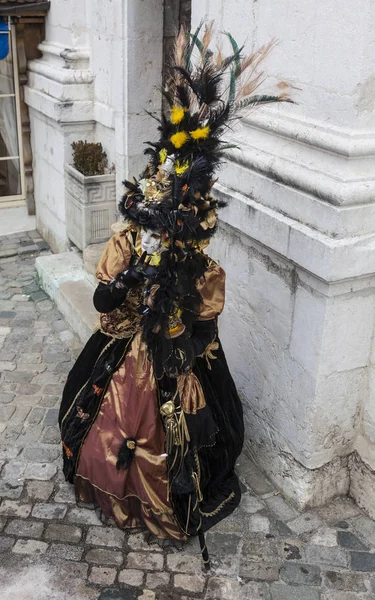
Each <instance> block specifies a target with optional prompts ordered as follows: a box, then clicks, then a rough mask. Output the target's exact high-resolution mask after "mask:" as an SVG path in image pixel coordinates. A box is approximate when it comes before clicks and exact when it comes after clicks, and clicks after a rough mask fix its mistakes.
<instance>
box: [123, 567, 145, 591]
mask: <svg viewBox="0 0 375 600" xmlns="http://www.w3.org/2000/svg"><path fill="white" fill-rule="evenodd" d="M143 577H144V573H143V571H138V570H137V569H123V570H122V571H120V573H119V576H118V580H119V582H120V583H126V585H131V586H134V587H139V586H141V585H142V583H143Z"/></svg>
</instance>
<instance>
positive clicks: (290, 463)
mask: <svg viewBox="0 0 375 600" xmlns="http://www.w3.org/2000/svg"><path fill="white" fill-rule="evenodd" d="M362 4H363V6H362V9H361V11H360V12H359V11H358V10H357V9H356V6H355V3H354V2H353V1H349V2H347V3H346V4H345V6H343V4H342V2H339V0H332V2H330V3H309V2H302V3H301V2H300V1H297V0H285V2H283V3H279V4H275V3H270V2H263V3H262V2H258V1H257V0H250V2H248V1H246V2H245V1H244V0H229V1H228V2H226V3H223V2H221V1H219V0H203V1H202V0H199V1H198V0H192V2H191V5H190V3H185V2H182V1H181V2H165V3H163V2H162V1H161V0H148V1H147V2H146V0H122V1H121V0H106V1H105V2H103V1H101V2H99V0H85V1H82V2H79V3H77V2H73V0H53V1H52V3H51V7H50V11H49V13H48V16H47V19H46V30H45V40H44V41H43V42H42V43H41V44H40V45H39V51H40V53H41V55H40V57H39V58H36V59H34V60H31V61H30V62H29V63H28V82H27V86H26V88H25V101H26V103H27V106H28V109H29V116H30V124H31V142H32V153H33V178H34V196H35V201H36V218H37V226H38V229H39V231H40V232H41V234H42V235H43V237H44V238H45V239H46V240H47V241H48V242H49V243H50V245H51V247H52V248H53V250H54V251H55V252H62V251H65V250H67V249H68V247H69V245H70V242H69V240H68V237H67V233H66V232H67V227H66V204H65V202H66V194H65V182H66V176H65V164H66V163H69V161H70V158H71V143H72V142H73V141H75V140H78V139H87V140H89V141H100V142H102V144H103V146H104V148H105V150H106V152H107V154H108V158H109V161H110V163H113V164H114V166H115V170H116V189H117V196H118V197H120V195H121V187H122V186H121V182H122V180H123V179H124V177H125V176H128V175H129V174H135V175H137V174H138V173H139V172H140V170H141V168H142V166H143V164H144V158H143V156H142V151H143V146H142V143H143V141H144V140H148V139H152V137H153V136H154V135H155V123H154V120H153V119H152V118H151V117H150V116H148V115H147V114H146V113H145V109H146V110H148V111H150V112H153V113H156V114H158V113H159V112H160V108H161V98H160V95H159V93H158V92H157V90H156V88H155V86H157V85H158V84H160V82H161V80H162V76H163V62H165V56H166V48H167V47H168V44H170V39H171V37H172V34H173V31H174V30H176V29H177V28H178V24H179V23H181V22H185V23H186V22H187V20H189V19H190V18H191V23H192V27H193V28H194V27H195V26H196V25H197V23H198V22H199V21H200V19H201V18H204V17H206V18H208V19H215V21H216V24H217V28H218V29H219V30H221V31H227V30H228V31H230V32H231V33H233V35H234V36H235V37H236V39H238V40H239V41H242V40H243V41H245V42H246V47H247V48H250V49H251V48H254V49H256V48H257V47H259V46H261V45H262V44H264V43H266V42H268V41H269V40H270V39H272V38H276V39H277V40H278V43H277V44H276V46H275V48H274V50H273V52H272V54H271V55H270V56H269V58H268V60H267V62H266V64H265V68H266V70H267V74H269V76H270V78H269V80H268V81H269V83H267V82H266V83H265V87H264V89H265V90H267V89H268V88H267V86H268V85H270V86H272V85H274V84H275V82H276V81H280V80H281V81H286V82H288V84H290V85H291V86H292V87H293V94H294V99H295V101H296V104H294V105H283V106H277V107H265V108H263V109H261V110H259V111H256V112H254V113H251V114H249V116H248V117H247V118H246V119H245V121H244V122H243V124H242V125H241V126H240V127H238V128H236V130H235V131H234V133H233V138H234V140H235V141H237V142H238V146H239V147H240V149H238V150H232V151H230V153H229V154H228V162H227V165H226V167H225V168H223V170H222V171H221V173H220V183H219V184H217V186H216V193H217V194H220V195H222V196H223V197H224V198H225V199H226V200H227V201H228V206H227V208H226V209H224V210H223V211H222V221H221V228H220V231H219V234H218V236H217V238H216V240H215V241H214V242H213V243H212V246H211V254H212V256H213V257H214V258H215V259H219V260H220V262H221V264H222V265H223V267H224V268H225V269H226V272H227V304H226V306H227V308H226V312H224V314H223V316H222V318H221V337H222V340H223V344H224V348H225V350H226V353H227V356H228V360H229V363H230V367H231V370H232V372H233V374H234V377H235V380H236V384H237V386H238V389H239V391H240V393H241V396H242V399H243V403H244V409H245V417H246V426H247V437H246V439H247V441H246V452H247V453H248V454H249V455H251V456H253V457H254V458H255V460H256V462H257V463H258V464H259V465H260V466H261V468H262V469H263V470H264V471H265V472H266V473H268V474H269V475H270V476H271V478H272V479H273V481H274V482H275V484H276V485H277V486H279V487H280V488H281V489H282V490H283V491H284V492H285V493H286V494H287V495H288V496H289V497H290V498H291V499H293V500H294V502H295V503H296V504H298V505H299V506H301V507H306V506H314V505H317V504H321V503H324V502H325V501H327V500H328V499H330V498H332V497H333V496H335V495H338V494H348V493H349V494H351V495H352V496H353V497H354V498H355V499H356V500H357V501H358V502H359V504H361V505H362V506H364V507H365V508H366V509H367V510H368V512H369V513H370V514H371V516H373V517H374V516H375V509H374V506H375V503H374V500H375V337H374V326H375V266H374V265H375V260H374V259H375V255H374V247H375V204H374V198H375V194H374V186H375V179H374V176H373V155H374V153H375V147H374V140H375V135H374V133H375V132H374V129H375V80H374V76H373V73H374V66H375V65H374V61H375V58H374V55H373V52H372V48H373V44H374V34H373V31H374V25H375V23H374V20H375V14H374V11H373V10H372V9H371V5H372V2H371V0H364V2H363V3H362ZM163 6H164V9H163ZM190 12H191V14H190ZM354 17H355V18H354ZM350 39H355V40H356V43H355V45H352V44H349V43H348V40H350ZM163 57H164V59H163ZM113 217H114V218H115V215H113ZM229 315H231V317H230V319H229ZM234 316H235V317H236V318H234Z"/></svg>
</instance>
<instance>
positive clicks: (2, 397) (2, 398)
mask: <svg viewBox="0 0 375 600" xmlns="http://www.w3.org/2000/svg"><path fill="white" fill-rule="evenodd" d="M14 397H15V394H3V393H2V394H0V402H1V404H9V403H10V402H12V401H13V398H14Z"/></svg>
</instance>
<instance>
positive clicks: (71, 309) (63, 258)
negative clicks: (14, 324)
mask: <svg viewBox="0 0 375 600" xmlns="http://www.w3.org/2000/svg"><path fill="white" fill-rule="evenodd" d="M36 270H37V274H38V278H39V284H40V286H41V287H42V289H43V290H44V291H45V292H46V293H47V294H48V295H49V296H50V298H51V299H52V300H53V301H54V302H55V303H56V306H57V308H58V309H59V311H60V312H61V313H62V315H63V316H64V318H65V319H66V321H67V322H68V323H69V325H70V326H71V327H72V328H73V329H74V331H75V332H76V333H77V335H78V336H79V338H80V339H81V341H82V342H83V343H85V342H86V341H87V339H88V338H89V337H90V335H91V334H92V331H93V328H94V326H95V324H96V322H97V320H98V313H97V312H96V310H95V308H94V306H93V303H92V296H93V293H94V289H95V279H94V277H93V276H92V275H90V274H88V273H87V272H86V271H85V269H84V266H83V262H82V259H81V257H80V256H79V255H78V254H75V253H74V252H63V253H61V254H53V255H51V256H41V257H38V258H37V260H36Z"/></svg>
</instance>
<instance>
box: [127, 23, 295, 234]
mask: <svg viewBox="0 0 375 600" xmlns="http://www.w3.org/2000/svg"><path fill="white" fill-rule="evenodd" d="M202 28H203V23H201V24H200V25H199V26H198V28H197V30H196V31H195V33H194V34H186V33H185V32H184V31H181V32H180V34H179V35H178V37H177V38H176V42H175V52H174V56H173V64H172V75H171V76H170V78H169V80H168V81H167V82H166V84H165V86H164V87H163V88H162V89H161V92H162V94H163V96H164V98H165V99H166V101H167V103H168V105H169V114H162V115H161V117H160V119H158V122H159V126H158V130H159V133H160V137H159V140H158V141H157V142H147V149H146V150H145V154H146V155H147V156H148V157H149V163H148V165H147V168H146V170H145V172H144V173H143V175H142V177H141V179H140V180H139V181H133V182H130V181H125V182H124V185H125V187H126V193H125V195H124V197H123V199H122V201H121V203H120V207H119V209H120V212H121V214H122V215H123V216H124V217H125V219H127V220H129V221H131V222H132V223H134V224H135V225H137V226H140V227H145V228H148V229H158V230H163V231H165V232H166V233H167V234H168V236H169V238H170V239H171V242H172V243H173V242H175V241H179V242H183V243H184V242H186V241H189V242H193V243H194V242H198V243H199V241H200V240H202V239H205V240H206V239H209V238H210V237H211V236H212V234H213V233H214V232H215V230H216V225H217V209H218V203H217V201H216V200H215V198H213V197H212V195H211V188H212V186H213V183H214V174H215V171H216V170H217V169H218V167H219V165H220V163H221V161H222V159H223V151H224V150H225V149H227V148H228V147H230V146H228V144H227V143H226V142H225V141H224V139H223V136H224V135H225V133H226V130H227V128H228V127H229V125H230V123H231V122H232V121H233V120H234V119H238V118H240V117H241V116H243V115H244V113H245V112H246V109H250V108H252V107H255V106H259V105H261V104H267V103H271V102H281V101H283V102H285V101H290V100H289V97H288V95H287V93H286V91H285V87H286V85H287V84H285V82H283V92H282V93H281V94H279V95H275V96H272V95H265V94H254V92H255V91H256V90H257V89H258V87H259V86H260V85H261V84H262V83H263V79H264V78H263V72H259V69H258V67H259V65H260V63H261V62H262V60H263V59H264V58H265V57H266V56H267V55H268V53H269V52H270V50H271V48H272V46H273V45H274V44H273V42H271V43H270V44H268V45H266V46H264V47H262V48H260V49H259V50H258V51H257V52H254V53H252V54H251V55H250V56H243V54H242V51H243V47H239V46H238V44H237V42H236V40H235V39H234V38H233V36H232V35H231V34H230V33H225V36H226V37H227V38H228V40H229V42H230V45H231V47H232V53H231V54H230V55H229V56H227V57H224V56H223V54H222V52H221V50H220V49H219V50H217V52H216V53H214V52H213V51H212V50H211V49H210V43H211V41H212V35H213V23H210V24H207V25H206V26H205V30H204V32H203V36H202V38H200V37H199V36H200V33H201V31H202Z"/></svg>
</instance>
